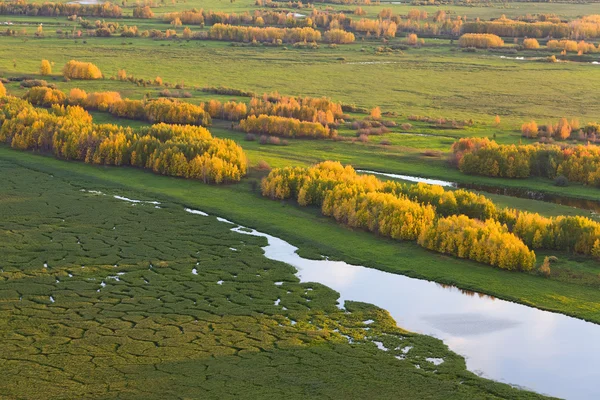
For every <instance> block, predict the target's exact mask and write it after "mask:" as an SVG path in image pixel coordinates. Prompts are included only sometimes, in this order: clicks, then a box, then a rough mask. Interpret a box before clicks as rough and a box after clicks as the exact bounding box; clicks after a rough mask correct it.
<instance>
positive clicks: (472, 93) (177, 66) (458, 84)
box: [0, 37, 600, 134]
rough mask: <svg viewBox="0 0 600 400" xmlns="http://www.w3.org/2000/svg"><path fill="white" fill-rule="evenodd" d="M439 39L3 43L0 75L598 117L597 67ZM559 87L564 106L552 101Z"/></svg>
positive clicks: (482, 116)
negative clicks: (47, 64)
mask: <svg viewBox="0 0 600 400" xmlns="http://www.w3.org/2000/svg"><path fill="white" fill-rule="evenodd" d="M84 42H85V43H84ZM439 42H441V44H440V45H432V46H431V47H424V48H421V49H410V50H407V51H403V52H401V51H398V52H393V53H389V54H379V53H377V52H376V51H375V49H376V47H378V46H380V45H381V43H373V42H366V43H365V44H364V45H363V44H360V43H357V44H353V45H346V46H338V47H337V48H335V49H334V48H327V47H326V46H322V48H320V49H317V50H301V49H294V48H287V50H286V49H284V48H281V47H275V48H272V47H257V48H254V47H232V46H230V44H229V43H225V42H207V41H190V42H187V41H160V40H159V41H156V40H151V39H135V38H132V39H123V38H117V37H114V38H85V39H84V40H75V41H74V40H70V39H57V38H54V37H48V38H44V39H32V38H29V39H24V38H20V37H0V71H1V72H3V74H4V75H23V74H35V73H36V72H37V70H38V68H39V64H40V60H41V59H48V60H50V61H52V62H54V63H55V66H56V67H55V69H56V72H58V73H60V69H61V68H62V66H63V65H64V64H65V63H66V62H67V61H69V60H71V59H77V60H86V61H91V62H93V63H95V64H96V65H98V66H99V67H100V69H101V70H102V71H103V72H104V74H105V76H107V77H109V76H114V75H116V73H117V71H118V70H119V69H122V68H124V69H125V70H127V71H128V72H129V73H130V74H133V75H134V76H136V77H140V78H145V79H154V78H155V77H156V76H160V77H162V78H163V80H165V81H167V82H172V83H180V82H183V83H184V84H185V85H187V86H189V87H193V86H200V87H201V86H219V85H223V86H228V87H234V88H239V89H246V90H252V91H255V92H257V93H263V92H272V91H279V92H281V93H284V94H288V95H307V96H316V97H320V96H323V95H327V96H328V97H331V98H332V99H334V100H337V101H342V102H344V103H348V104H357V105H359V106H363V107H367V108H372V107H375V106H380V107H381V109H382V110H383V111H391V112H396V113H398V114H400V115H401V116H408V115H412V114H416V115H426V116H431V117H440V116H443V117H447V118H454V119H470V118H473V119H474V120H476V121H478V122H481V123H486V124H488V125H491V124H492V122H493V119H494V116H495V115H500V117H501V118H502V120H503V121H504V124H505V126H506V127H510V128H512V129H517V128H518V127H519V126H520V125H521V123H522V122H524V121H525V120H530V119H532V118H533V119H537V120H540V121H544V122H545V121H547V120H548V121H549V120H551V121H555V120H557V119H558V118H559V117H560V116H566V117H569V118H574V117H577V118H579V119H580V120H581V121H582V122H588V121H594V120H596V119H598V116H599V115H600V108H599V107H600V106H598V105H597V102H595V101H594V92H593V91H592V90H586V88H591V87H596V86H598V85H600V69H599V68H598V66H597V65H591V64H583V63H564V64H563V63H561V64H558V65H557V64H552V63H544V62H526V61H525V62H523V61H514V60H506V59H500V58H499V55H498V54H492V53H488V52H478V53H474V54H472V53H463V52H460V51H456V47H454V46H453V47H451V46H449V45H448V43H449V41H448V40H440V41H439ZM445 44H446V45H445ZM363 50H364V51H363ZM157 59H159V60H163V62H162V63H157V62H156V60H157ZM15 65H16V67H15ZM265 65H268V66H269V67H268V68H265ZM539 76H543V77H544V79H543V80H540V79H538V77H539ZM342 77H343V78H342ZM573 82H581V85H577V84H573ZM284 89H285V90H284ZM559 90H560V94H561V96H565V97H566V98H568V99H569V101H568V102H557V101H556V95H557V91H559ZM489 130H490V129H489V128H488V131H489ZM491 133H493V132H490V134H491Z"/></svg>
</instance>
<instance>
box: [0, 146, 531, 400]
mask: <svg viewBox="0 0 600 400" xmlns="http://www.w3.org/2000/svg"><path fill="white" fill-rule="evenodd" d="M182 184H185V186H182ZM100 191H101V192H102V193H104V194H102V193H100ZM115 195H119V196H124V197H128V198H130V199H138V200H145V201H156V200H158V201H160V204H158V203H149V202H146V203H139V202H138V203H132V202H130V201H127V200H125V201H124V200H119V199H116V198H114V197H113V196H115ZM254 196H255V195H254V194H253V193H251V192H249V191H245V190H244V189H242V188H240V187H229V188H216V187H211V186H206V185H196V184H195V183H194V182H186V181H182V180H176V179H165V178H161V177H157V176H153V175H150V174H145V173H143V172H141V171H137V170H132V169H118V168H97V167H92V166H89V165H84V164H78V163H66V162H61V161H57V160H53V159H51V158H45V157H40V156H34V155H30V154H27V153H18V152H14V151H11V150H7V149H4V148H2V149H0V214H1V215H2V223H1V224H2V228H3V229H2V230H1V231H0V252H1V253H2V260H1V265H0V266H1V269H0V363H1V364H2V366H3V368H2V371H3V374H4V379H3V380H2V382H1V383H0V392H1V393H2V395H3V396H4V397H6V398H37V399H42V398H43V399H62V398H66V397H67V398H86V399H105V398H120V399H165V398H203V399H229V398H231V399H233V398H235V399H256V398H261V399H279V398H282V397H285V398H290V399H306V398H331V397H334V398H345V399H359V398H365V397H372V398H377V399H388V398H389V399H392V398H397V397H398V396H399V395H401V396H402V397H404V398H430V399H465V398H478V399H479V398H487V399H508V398H510V399H535V398H541V397H542V396H538V395H536V394H533V393H529V392H525V391H520V390H518V389H515V388H512V387H510V386H509V385H506V384H501V383H496V382H492V381H488V380H485V379H482V378H479V377H477V376H476V375H475V374H473V373H470V372H467V371H466V370H465V363H464V360H463V359H462V358H461V357H459V356H457V355H456V354H454V353H452V352H450V351H449V350H448V349H447V347H446V346H445V345H444V344H443V343H442V342H441V341H439V340H437V339H433V338H431V337H427V336H422V335H415V334H412V333H409V332H406V331H404V330H402V329H399V328H397V327H396V326H395V322H394V321H393V320H392V319H391V318H390V316H389V314H388V313H387V312H385V311H384V310H381V309H377V308H375V307H373V306H370V305H367V304H361V303H352V302H347V303H346V308H347V310H340V309H339V308H338V307H337V306H336V300H337V298H338V294H337V293H335V292H334V291H332V290H331V289H329V288H327V287H324V286H322V285H319V284H311V283H300V282H299V281H298V279H297V278H296V277H295V276H294V269H293V268H292V267H290V266H288V265H285V264H282V263H277V262H273V261H270V260H268V259H266V258H265V257H264V256H263V253H262V250H261V248H260V246H263V245H264V244H265V241H264V239H262V238H256V237H251V236H242V235H240V234H237V233H234V232H231V231H230V227H231V225H228V224H224V223H220V222H217V220H216V219H215V218H214V217H202V216H197V215H192V214H189V213H186V212H184V210H183V207H182V204H184V203H185V204H188V205H196V206H198V208H202V209H205V210H209V211H211V212H215V213H217V214H221V215H224V216H227V217H229V218H232V219H235V220H245V221H248V222H252V221H253V218H257V217H259V219H263V222H262V225H264V226H265V227H267V225H268V224H269V222H268V220H269V218H268V216H269V214H271V213H269V212H267V208H268V207H267V205H272V204H270V203H267V202H266V201H265V202H258V207H257V208H254V206H253V205H252V204H251V203H248V202H246V201H247V200H248V199H249V198H252V197H254ZM244 203H246V204H245V205H244ZM229 208H231V212H230V210H228V209H229ZM289 211H292V212H291V213H290V215H291V220H290V221H289V222H294V220H297V219H298V218H301V216H302V215H304V217H305V218H306V217H308V218H315V220H319V222H318V224H319V225H322V226H325V227H326V229H325V230H324V234H325V235H327V234H328V233H327V230H328V229H329V230H331V234H332V235H338V234H340V233H341V232H339V229H336V228H337V227H335V226H334V225H331V224H327V223H326V222H325V221H322V220H320V219H319V218H317V217H316V216H311V215H310V214H306V213H303V212H301V211H300V210H295V211H294V209H290V210H289ZM279 216H280V214H279V212H278V211H277V207H275V212H274V213H273V217H275V218H278V217H279ZM265 220H267V221H265ZM255 222H256V224H259V221H258V220H256V221H255ZM253 225H254V224H253ZM281 226H282V227H283V228H282V229H284V230H286V229H288V228H289V227H290V225H288V224H287V223H282V224H281ZM302 226H304V225H302ZM302 226H300V225H299V226H297V228H300V232H301V234H306V233H307V232H305V231H304V229H303V228H302ZM270 231H271V230H270ZM347 236H348V237H349V239H350V240H351V241H353V240H354V234H350V235H347ZM361 237H362V236H361ZM369 320H371V321H369ZM375 342H381V346H384V347H385V348H387V349H388V351H382V350H380V349H378V345H377V343H375ZM430 357H431V358H442V359H443V360H444V361H443V363H441V364H439V365H434V364H433V363H431V362H429V361H427V360H426V358H430Z"/></svg>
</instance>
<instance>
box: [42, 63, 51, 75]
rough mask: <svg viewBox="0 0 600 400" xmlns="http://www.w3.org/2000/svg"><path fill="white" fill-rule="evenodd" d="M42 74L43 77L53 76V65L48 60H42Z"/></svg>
mask: <svg viewBox="0 0 600 400" xmlns="http://www.w3.org/2000/svg"><path fill="white" fill-rule="evenodd" d="M40 74H41V75H43V76H46V75H50V74H52V65H51V64H50V61H48V60H42V63H41V65H40Z"/></svg>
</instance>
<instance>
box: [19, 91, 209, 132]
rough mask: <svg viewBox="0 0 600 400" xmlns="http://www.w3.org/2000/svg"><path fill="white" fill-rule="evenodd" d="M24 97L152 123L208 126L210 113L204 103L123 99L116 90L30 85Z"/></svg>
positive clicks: (46, 103)
mask: <svg viewBox="0 0 600 400" xmlns="http://www.w3.org/2000/svg"><path fill="white" fill-rule="evenodd" d="M24 98H25V99H26V100H28V101H30V102H31V103H33V104H35V105H39V106H44V107H50V106H52V105H77V106H81V107H83V108H85V109H88V110H98V111H104V112H108V113H110V114H112V115H114V116H117V117H119V118H129V119H135V120H140V121H148V122H151V123H159V122H164V123H168V124H183V125H199V126H209V125H210V124H211V118H210V115H209V114H208V113H207V112H206V111H205V110H204V107H203V106H197V105H194V104H191V103H186V102H182V101H177V100H172V99H166V98H159V99H151V100H129V99H124V100H123V99H122V98H121V95H120V94H119V93H118V92H94V93H89V94H88V93H86V92H85V91H84V90H81V89H77V88H74V89H71V91H70V93H69V96H66V95H65V94H64V93H63V92H61V91H60V90H58V89H51V88H48V87H41V86H38V87H32V88H31V89H29V91H28V92H27V93H26V94H25V96H24Z"/></svg>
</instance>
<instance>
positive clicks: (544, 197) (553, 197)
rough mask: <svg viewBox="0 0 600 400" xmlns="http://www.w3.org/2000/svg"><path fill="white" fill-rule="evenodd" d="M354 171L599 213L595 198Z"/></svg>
mask: <svg viewBox="0 0 600 400" xmlns="http://www.w3.org/2000/svg"><path fill="white" fill-rule="evenodd" d="M356 172H359V173H364V174H372V175H380V176H386V177H388V178H394V179H402V180H404V181H409V182H417V183H418V182H423V183H428V184H430V185H440V186H444V187H453V188H457V189H468V190H475V191H479V192H486V193H492V194H500V195H503V196H511V197H518V198H522V199H532V200H539V201H544V202H546V203H554V204H560V205H563V206H568V207H573V208H579V209H581V210H588V211H590V212H592V213H596V214H600V201H595V200H586V199H576V198H572V197H568V196H561V195H557V194H552V193H542V192H536V191H534V190H527V189H524V188H506V187H499V186H492V185H480V184H474V183H456V182H449V181H442V180H438V179H428V178H422V177H418V176H410V175H399V174H390V173H386V172H377V171H369V170H362V169H360V170H356Z"/></svg>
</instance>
